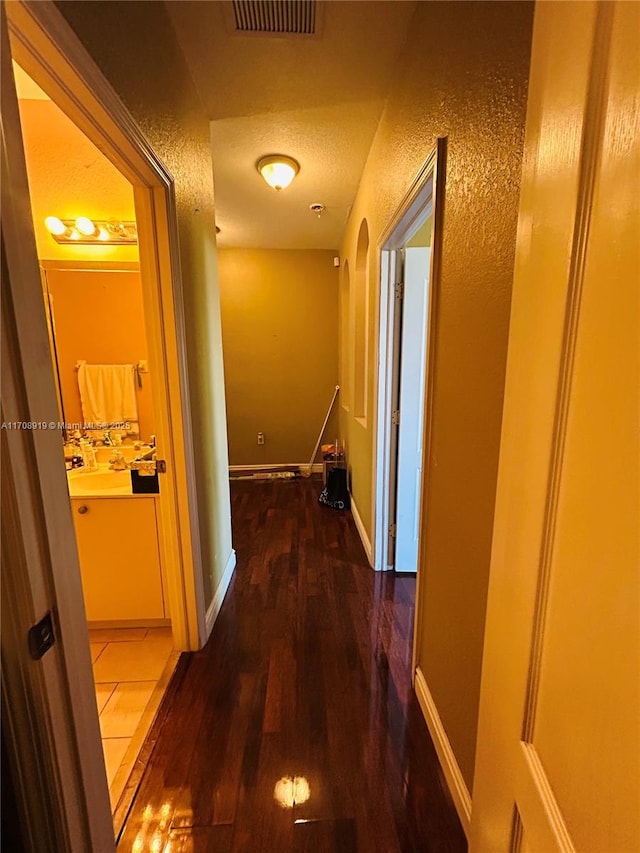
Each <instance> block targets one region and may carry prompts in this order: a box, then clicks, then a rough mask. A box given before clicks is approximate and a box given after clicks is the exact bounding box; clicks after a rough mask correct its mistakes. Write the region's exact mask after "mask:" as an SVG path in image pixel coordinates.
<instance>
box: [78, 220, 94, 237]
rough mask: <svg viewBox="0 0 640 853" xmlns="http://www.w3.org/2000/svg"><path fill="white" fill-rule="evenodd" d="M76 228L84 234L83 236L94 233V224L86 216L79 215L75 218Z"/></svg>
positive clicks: (90, 235)
mask: <svg viewBox="0 0 640 853" xmlns="http://www.w3.org/2000/svg"><path fill="white" fill-rule="evenodd" d="M76 228H77V229H78V231H79V232H80V233H81V234H84V236H85V237H93V235H94V234H95V233H96V226H95V225H94V224H93V222H92V221H91V220H90V219H89V217H88V216H79V217H78V218H77V219H76Z"/></svg>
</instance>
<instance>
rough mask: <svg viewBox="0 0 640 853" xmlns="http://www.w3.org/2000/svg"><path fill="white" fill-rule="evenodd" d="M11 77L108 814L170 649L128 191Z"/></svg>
mask: <svg viewBox="0 0 640 853" xmlns="http://www.w3.org/2000/svg"><path fill="white" fill-rule="evenodd" d="M14 77H15V80H16V93H17V95H18V105H19V111H20V121H21V126H22V134H23V145H24V153H25V162H26V166H27V177H28V181H29V196H30V202H31V213H32V218H33V228H34V233H35V237H36V250H37V256H38V262H39V266H40V272H41V276H42V288H43V290H42V292H43V302H44V308H45V312H46V316H47V328H48V332H49V343H50V350H51V364H52V369H53V376H54V381H55V387H56V397H57V401H58V414H59V419H58V424H57V428H58V432H59V434H60V439H61V443H62V444H63V448H64V456H65V467H66V469H67V487H68V492H69V500H70V505H71V513H72V518H73V525H74V531H75V537H76V546H77V551H78V558H79V563H80V573H81V579H82V592H83V599H84V609H85V614H86V620H87V628H88V639H89V642H90V649H91V660H92V665H93V678H94V685H95V695H96V704H97V710H98V715H99V723H100V731H101V738H102V748H103V754H104V760H105V768H106V775H107V783H108V786H109V795H110V802H111V809H112V813H113V814H114V816H115V815H116V814H117V813H119V814H123V813H125V812H126V808H127V806H128V804H127V803H126V802H123V795H124V799H126V790H125V789H126V787H127V781H128V779H129V776H130V773H131V770H132V768H133V767H134V765H135V762H136V760H137V757H138V753H139V752H140V748H141V746H142V744H143V742H144V739H145V737H146V735H147V733H148V731H149V729H150V726H151V723H152V721H153V718H154V715H155V713H156V711H157V709H158V707H159V704H160V701H161V699H162V695H163V693H164V690H165V688H166V686H167V684H168V681H169V678H170V676H171V674H172V672H173V669H174V668H175V664H176V662H177V658H178V655H177V653H176V652H174V649H173V637H172V631H171V619H170V610H169V600H168V594H167V591H168V583H169V579H168V566H167V563H166V559H165V555H166V554H168V553H170V550H171V548H170V543H168V542H167V541H166V539H167V536H168V532H167V529H166V528H164V527H163V526H162V523H161V512H160V493H161V489H162V488H163V478H162V477H161V476H159V475H158V470H157V458H156V457H157V451H156V413H155V411H154V396H155V398H156V400H157V396H158V395H157V394H155V395H154V394H153V393H152V392H153V390H154V389H153V386H154V383H155V381H156V378H155V376H154V372H153V371H151V370H150V367H149V351H148V345H147V333H146V326H147V323H146V321H145V313H146V312H145V300H144V294H143V288H142V281H141V277H140V268H139V253H138V243H137V226H136V222H135V203H134V194H133V189H132V187H131V184H130V183H129V182H128V181H127V180H126V179H125V178H124V177H123V176H122V175H121V174H120V173H119V172H118V170H117V169H116V168H115V167H114V166H113V165H112V164H111V163H110V162H109V161H108V160H107V158H106V157H105V156H104V155H103V154H102V153H101V152H100V151H99V150H98V149H97V148H96V147H95V146H94V145H93V144H92V143H91V141H90V140H89V139H87V137H86V136H85V135H84V134H83V133H82V132H81V131H80V130H79V129H78V128H77V127H76V126H75V125H74V123H73V122H72V121H71V120H70V119H69V118H68V117H67V116H66V115H65V114H64V113H63V112H62V110H60V108H59V107H58V106H57V105H56V104H55V103H54V102H53V101H52V100H51V99H50V98H49V97H48V96H47V95H46V94H45V93H44V92H43V90H42V89H40V87H38V86H37V85H36V84H35V82H34V81H33V80H32V79H31V78H30V77H29V76H28V75H27V74H26V73H25V72H24V71H23V70H22V69H21V68H20V66H19V65H18V64H17V63H15V62H14ZM79 217H84V219H82V220H81V219H79ZM45 223H47V224H48V225H49V226H50V227H49V228H47V227H46V225H45ZM60 223H62V224H64V225H65V230H64V231H63V232H62V233H59V232H60V231H61V225H60ZM65 223H66V224H65ZM90 226H93V230H94V231H95V239H92V237H93V235H92V234H86V233H83V232H87V231H91V228H90ZM79 228H80V229H82V230H78V229H79ZM51 229H53V230H51ZM115 829H116V833H117V831H118V829H119V826H118V825H117V819H116V826H115Z"/></svg>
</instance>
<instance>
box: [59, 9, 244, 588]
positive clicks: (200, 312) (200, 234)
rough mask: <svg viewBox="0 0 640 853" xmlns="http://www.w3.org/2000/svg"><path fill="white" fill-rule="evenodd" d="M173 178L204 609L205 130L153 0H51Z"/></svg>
mask: <svg viewBox="0 0 640 853" xmlns="http://www.w3.org/2000/svg"><path fill="white" fill-rule="evenodd" d="M56 5H57V7H58V8H59V9H60V11H61V12H62V14H63V15H64V17H65V18H66V19H67V21H68V23H69V24H70V26H71V27H72V28H73V29H74V30H75V32H76V33H77V35H78V37H79V38H80V40H81V41H82V42H83V44H84V45H85V47H86V48H87V50H88V51H89V53H90V54H91V56H92V57H93V59H94V60H95V61H96V63H97V64H98V65H99V66H100V68H101V70H102V72H103V73H104V75H105V76H106V77H107V79H108V80H109V82H110V83H111V85H112V86H113V87H114V89H115V90H116V91H117V93H118V94H119V96H120V97H121V98H122V100H123V102H124V103H125V105H126V106H127V107H128V109H129V110H130V111H131V113H132V115H133V117H134V118H135V120H136V121H137V122H138V124H139V125H140V127H141V129H142V131H143V133H144V134H145V135H146V137H147V138H148V140H149V142H150V143H151V145H152V146H153V148H154V149H155V151H156V152H157V153H158V155H159V156H160V157H161V158H162V160H163V161H164V162H165V163H166V165H167V167H168V168H169V170H170V171H171V173H172V175H173V176H174V178H175V191H176V202H177V209H178V225H179V237H180V263H181V266H182V281H183V285H184V304H185V313H186V326H187V347H188V349H187V355H188V362H189V383H190V392H191V407H192V415H193V429H194V446H195V453H196V461H197V465H196V472H197V483H196V485H197V492H198V507H199V513H200V537H201V543H202V555H203V575H204V585H205V596H206V600H207V603H209V601H211V599H212V598H213V595H214V593H215V590H216V589H217V586H218V583H219V581H220V578H221V577H222V573H223V571H224V568H225V565H226V562H227V560H228V558H229V556H230V552H231V525H230V518H231V510H230V500H229V482H228V473H227V464H228V460H227V435H226V416H225V405H224V373H223V365H222V336H221V330H220V309H219V294H218V271H217V260H216V246H215V222H214V208H213V171H212V163H211V149H210V143H209V124H208V121H207V118H206V116H205V114H204V111H203V108H202V104H201V102H200V100H199V97H198V94H197V92H196V90H195V87H194V85H193V82H192V80H191V77H190V74H189V71H188V69H187V65H186V63H185V60H184V57H183V55H182V53H181V51H180V48H179V46H178V43H177V40H176V37H175V34H174V31H173V29H172V27H171V24H170V22H169V19H168V17H167V14H166V11H165V8H164V5H163V4H162V3H136V2H132V3H112V2H103V0H97V2H92V3H76V2H66V0H63V2H57V3H56Z"/></svg>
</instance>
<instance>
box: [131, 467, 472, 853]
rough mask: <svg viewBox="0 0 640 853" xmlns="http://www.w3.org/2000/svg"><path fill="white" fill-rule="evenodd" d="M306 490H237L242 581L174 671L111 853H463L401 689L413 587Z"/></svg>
mask: <svg viewBox="0 0 640 853" xmlns="http://www.w3.org/2000/svg"><path fill="white" fill-rule="evenodd" d="M320 488H321V483H320V482H319V481H318V480H315V479H312V480H293V481H257V482H250V481H237V482H233V483H232V512H233V536H234V547H235V548H236V551H237V569H236V572H235V576H234V579H233V581H232V585H231V587H230V589H229V592H228V593H227V597H226V599H225V602H224V605H223V607H222V610H221V612H220V615H219V617H218V621H217V622H216V626H215V628H214V631H213V634H212V636H211V638H210V640H209V642H208V644H207V646H206V647H205V648H204V649H202V651H200V652H197V653H194V654H185V655H182V657H181V659H180V662H179V664H178V667H177V669H176V672H175V675H174V677H173V680H172V682H171V684H170V686H169V689H168V692H167V695H166V697H165V701H164V703H163V705H162V707H161V710H160V713H159V715H158V718H157V720H156V724H155V725H154V728H153V730H152V732H151V733H150V736H149V740H148V742H147V750H146V752H147V754H149V755H150V757H149V760H148V764H147V767H146V770H145V772H144V774H143V776H142V780H141V783H140V787H139V790H138V793H137V795H136V798H135V800H134V802H133V806H132V809H131V812H130V814H129V817H128V819H127V822H126V824H125V827H124V830H123V833H122V835H121V839H120V842H119V845H118V851H120V853H122V851H127V853H128V851H135V853H143V851H154V853H156V852H157V853H272V851H273V853H289V852H290V851H291V853H396V851H402V852H403V853H404V851H415V853H418V851H420V853H422V851H437V853H462V851H465V850H466V842H465V838H464V834H463V832H462V829H461V827H460V824H459V822H458V819H457V816H456V813H455V809H454V807H453V805H452V803H451V799H450V797H449V794H448V792H447V790H446V785H445V783H444V780H443V777H442V773H441V771H440V769H439V765H438V761H437V758H436V754H435V751H434V748H433V744H432V743H431V740H430V738H429V735H428V732H427V729H426V725H425V723H424V720H423V718H422V715H421V712H420V709H419V707H418V704H417V701H416V698H415V695H414V693H413V691H412V689H411V681H410V665H411V632H412V624H413V602H414V593H415V581H414V580H413V579H412V578H408V577H393V576H391V575H387V574H380V573H374V572H373V571H372V570H371V569H370V568H369V566H368V565H367V562H366V558H365V555H364V552H363V549H362V545H361V543H360V540H359V538H358V534H357V532H356V529H355V526H354V523H353V520H352V518H351V515H350V513H342V512H337V511H334V510H331V509H328V508H325V507H322V506H320V505H319V504H318V502H317V496H318V494H319V491H320Z"/></svg>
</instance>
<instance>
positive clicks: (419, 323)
mask: <svg viewBox="0 0 640 853" xmlns="http://www.w3.org/2000/svg"><path fill="white" fill-rule="evenodd" d="M430 256H431V249H430V248H429V247H420V248H407V249H405V250H404V299H403V307H402V344H401V347H400V353H401V354H400V405H399V410H400V425H399V432H398V469H397V493H396V552H395V570H396V571H397V572H416V571H417V570H418V530H419V526H420V487H421V483H422V436H423V431H424V430H423V427H424V385H425V365H426V347H427V306H428V302H429V264H430Z"/></svg>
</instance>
